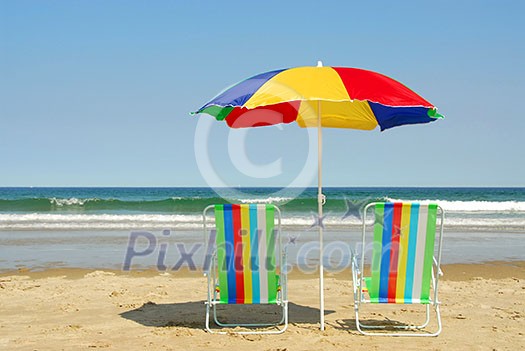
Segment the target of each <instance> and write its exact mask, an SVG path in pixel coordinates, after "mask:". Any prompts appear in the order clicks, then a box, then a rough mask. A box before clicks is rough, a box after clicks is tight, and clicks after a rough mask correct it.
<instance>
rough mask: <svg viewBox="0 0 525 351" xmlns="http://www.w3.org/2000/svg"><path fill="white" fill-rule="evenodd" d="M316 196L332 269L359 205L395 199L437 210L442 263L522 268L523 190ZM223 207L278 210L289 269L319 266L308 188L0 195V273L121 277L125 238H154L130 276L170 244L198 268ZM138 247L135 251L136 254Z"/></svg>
mask: <svg viewBox="0 0 525 351" xmlns="http://www.w3.org/2000/svg"><path fill="white" fill-rule="evenodd" d="M323 193H324V194H325V195H326V198H327V200H326V205H325V206H324V218H323V220H322V223H323V225H324V230H325V243H326V247H327V248H328V251H330V250H331V251H332V252H333V253H334V255H333V256H334V257H335V258H334V257H332V258H334V260H335V261H337V262H339V263H341V262H347V261H348V258H349V255H350V254H351V251H352V250H354V248H355V245H356V243H358V242H359V241H360V228H361V222H362V219H361V218H362V216H361V214H360V213H361V211H362V209H363V208H364V207H365V206H366V204H368V203H370V202H374V201H397V200H411V201H418V202H436V203H438V204H439V205H440V206H441V207H442V208H443V209H444V211H445V241H444V246H443V259H444V262H445V263H454V262H483V261H492V260H523V259H525V236H523V235H524V234H525V188H325V189H323ZM228 202H236V203H273V204H276V205H278V206H279V207H280V209H281V212H282V224H283V237H284V242H285V244H287V245H288V249H289V253H290V255H289V256H290V257H291V261H292V262H293V264H298V263H300V262H299V260H300V259H301V257H300V256H301V254H303V256H305V257H307V258H308V260H309V262H315V261H316V260H317V262H318V259H317V258H316V257H317V256H316V253H315V245H317V244H316V243H317V230H318V228H317V227H315V225H314V224H315V223H316V219H317V217H316V211H317V188H307V189H280V188H236V189H211V188H0V248H1V249H0V250H1V251H0V271H6V270H11V269H14V268H20V267H27V268H31V269H35V268H36V269H40V268H47V267H89V268H119V267H120V268H121V267H122V265H123V263H124V261H125V259H126V255H128V254H129V250H130V248H129V245H130V236H131V234H132V233H146V234H147V233H149V234H152V235H153V236H155V238H158V240H157V239H155V245H156V246H155V248H154V251H153V252H152V253H151V254H148V255H143V256H137V257H134V261H133V265H134V266H136V267H139V266H140V267H151V266H158V262H159V251H160V249H159V246H160V245H161V243H163V242H165V243H166V244H167V245H169V248H170V250H171V251H169V252H168V253H167V254H166V258H165V261H166V262H164V263H165V266H167V267H173V265H176V262H177V261H178V260H179V259H180V257H181V252H180V249H179V250H176V249H174V248H179V247H180V246H177V245H185V246H184V248H183V250H185V251H186V252H190V251H191V250H193V251H194V255H193V261H195V264H196V265H200V263H202V261H203V259H204V256H205V236H204V234H203V231H202V211H203V209H204V208H205V207H206V206H208V205H211V204H217V203H228ZM146 234H144V235H146ZM144 238H145V237H144ZM144 238H143V240H142V244H141V245H143V247H139V246H137V247H135V248H133V249H134V250H135V251H136V252H139V251H141V250H144V245H146V244H145V243H144ZM147 244H151V243H147ZM308 245H310V246H308ZM330 245H332V246H330ZM305 247H307V248H308V247H310V248H312V250H310V251H309V252H306V251H305V249H304V248H305ZM301 250H302V251H301ZM317 252H318V251H317ZM303 258H304V257H303ZM185 264H186V265H188V264H189V262H185ZM340 266H341V267H342V266H343V265H342V264H341V265H340Z"/></svg>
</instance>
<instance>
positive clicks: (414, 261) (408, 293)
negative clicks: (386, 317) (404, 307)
mask: <svg viewBox="0 0 525 351" xmlns="http://www.w3.org/2000/svg"><path fill="white" fill-rule="evenodd" d="M436 221H437V205H435V204H429V205H423V204H418V203H397V202H396V203H379V204H376V205H375V223H374V247H373V253H372V265H371V271H372V275H371V277H370V278H368V279H366V285H367V288H368V293H369V295H370V302H372V303H406V304H408V303H421V304H428V303H430V299H429V294H430V282H431V276H432V260H433V255H434V241H435V240H434V239H435V236H436Z"/></svg>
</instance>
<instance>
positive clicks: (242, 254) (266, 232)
mask: <svg viewBox="0 0 525 351" xmlns="http://www.w3.org/2000/svg"><path fill="white" fill-rule="evenodd" d="M214 210H215V226H216V231H217V234H216V235H217V236H216V242H217V263H218V265H217V267H218V270H219V293H220V301H221V303H228V304H275V303H276V302H277V288H278V283H279V282H278V276H277V273H276V259H275V246H276V236H277V231H276V230H275V208H274V206H273V205H271V204H242V205H229V204H226V205H215V208H214Z"/></svg>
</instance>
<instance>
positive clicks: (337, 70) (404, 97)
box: [194, 67, 441, 130]
mask: <svg viewBox="0 0 525 351" xmlns="http://www.w3.org/2000/svg"><path fill="white" fill-rule="evenodd" d="M319 110H321V111H322V113H319V112H320V111H319ZM194 113H207V114H210V115H212V116H214V117H215V118H216V119H217V120H219V121H222V120H224V121H226V123H227V124H228V125H229V126H230V127H233V128H245V127H258V126H265V125H272V124H278V123H291V122H293V121H296V122H297V124H298V125H299V126H300V127H303V128H304V127H317V126H318V117H319V115H320V117H321V126H322V127H331V128H351V129H364V130H371V129H374V128H376V127H377V126H378V125H379V126H380V128H381V130H385V129H388V128H392V127H395V126H399V125H404V124H415V123H428V122H432V121H434V120H435V119H436V118H438V117H441V116H440V115H439V114H438V113H437V111H436V108H435V106H434V105H432V104H431V103H430V102H428V101H427V100H425V99H423V98H422V97H421V96H419V95H417V94H416V93H415V92H413V91H412V90H410V89H409V88H407V87H406V86H404V85H403V84H401V83H399V82H397V81H395V80H393V79H392V78H389V77H387V76H384V75H382V74H379V73H376V72H372V71H367V70H363V69H358V68H345V67H296V68H289V69H284V70H276V71H271V72H266V73H262V74H258V75H256V76H253V77H251V78H248V79H246V80H244V81H242V82H240V83H238V84H236V85H234V86H232V87H231V88H229V89H227V90H226V91H224V92H223V93H221V94H219V95H218V96H217V97H215V98H214V99H212V100H211V101H210V102H208V103H207V104H205V105H204V106H203V107H201V108H200V109H199V110H198V111H196V112H194Z"/></svg>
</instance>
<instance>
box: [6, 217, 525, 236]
mask: <svg viewBox="0 0 525 351" xmlns="http://www.w3.org/2000/svg"><path fill="white" fill-rule="evenodd" d="M212 217H213V216H212ZM314 217H315V215H313V214H312V215H309V216H304V215H303V216H292V217H286V216H285V217H284V218H283V219H282V224H283V228H284V230H286V229H287V228H293V229H297V230H314V228H313V226H312V225H313V224H314V222H315V218H314ZM370 219H371V218H370ZM210 223H213V218H210ZM323 224H324V225H325V227H326V228H327V230H330V229H340V230H345V229H352V230H355V229H358V228H360V225H361V219H359V218H357V217H348V218H345V219H342V218H341V217H340V216H332V215H330V214H328V215H327V216H326V217H325V218H324V219H323ZM445 224H446V228H447V229H453V228H463V229H464V228H475V229H480V228H481V229H486V230H491V229H499V228H510V229H512V230H517V231H523V232H525V215H524V216H521V215H518V216H516V215H515V214H511V215H507V216H494V215H493V214H489V215H479V214H478V215H476V214H473V215H457V214H456V215H454V214H450V215H449V216H447V218H446V221H445ZM200 228H202V216H201V215H190V214H187V215H182V214H179V215H166V214H49V213H45V214H42V213H32V214H13V213H11V214H0V230H88V229H100V230H137V229H187V230H198V229H200Z"/></svg>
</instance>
